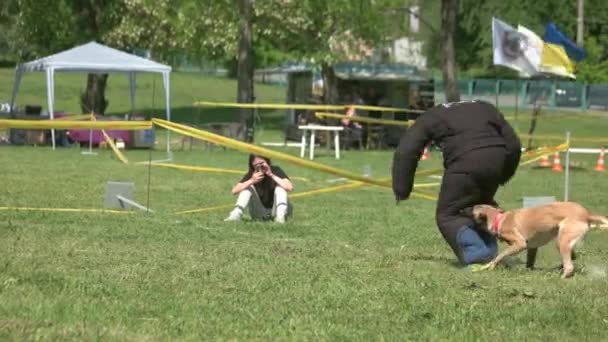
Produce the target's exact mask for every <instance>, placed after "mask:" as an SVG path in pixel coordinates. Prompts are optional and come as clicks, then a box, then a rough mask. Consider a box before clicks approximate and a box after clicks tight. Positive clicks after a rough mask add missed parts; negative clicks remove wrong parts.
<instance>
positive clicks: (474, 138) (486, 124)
mask: <svg viewBox="0 0 608 342" xmlns="http://www.w3.org/2000/svg"><path fill="white" fill-rule="evenodd" d="M431 141H434V142H435V143H437V144H438V145H439V146H440V147H441V149H442V151H443V166H444V168H445V169H446V172H449V171H459V172H467V171H474V170H475V168H476V165H475V163H470V164H467V163H465V165H463V163H459V164H458V165H459V166H458V167H459V168H463V169H459V170H451V166H452V165H455V161H456V160H457V159H459V158H461V157H463V156H464V155H465V154H466V153H467V152H469V151H472V150H475V149H479V148H484V147H496V146H503V147H505V148H506V151H507V158H506V161H505V168H504V172H503V175H502V180H501V182H500V184H505V183H506V182H507V181H508V180H509V179H511V177H513V175H514V174H515V170H517V166H518V165H519V159H520V156H521V143H520V141H519V138H518V137H517V135H516V133H515V131H514V130H513V128H512V127H511V126H510V125H509V123H508V122H507V121H506V120H505V118H504V117H503V115H502V114H501V113H500V112H499V111H498V110H497V109H496V107H494V106H493V105H492V104H490V103H487V102H477V101H475V102H454V103H447V104H441V105H437V106H435V107H433V108H431V109H429V110H428V111H426V112H425V113H423V114H422V115H420V117H419V118H418V119H417V120H416V122H415V123H414V125H412V127H410V128H409V129H408V130H407V131H406V132H405V134H404V135H403V137H402V138H401V141H400V142H399V146H398V147H397V151H395V154H394V157H393V192H394V193H395V196H396V197H397V200H403V199H407V198H408V197H409V195H410V192H411V191H412V186H413V183H414V174H415V172H416V167H417V166H418V160H419V159H420V156H421V154H422V153H423V151H424V147H425V146H426V145H427V144H428V143H429V142H431ZM467 168H468V170H467Z"/></svg>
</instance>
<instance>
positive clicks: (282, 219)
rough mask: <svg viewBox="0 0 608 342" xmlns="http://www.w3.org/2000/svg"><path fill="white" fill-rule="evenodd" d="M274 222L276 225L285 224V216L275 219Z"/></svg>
mask: <svg viewBox="0 0 608 342" xmlns="http://www.w3.org/2000/svg"><path fill="white" fill-rule="evenodd" d="M274 222H276V223H285V216H277V217H275V218H274Z"/></svg>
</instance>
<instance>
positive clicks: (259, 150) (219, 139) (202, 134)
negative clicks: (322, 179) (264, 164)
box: [153, 119, 391, 187]
mask: <svg viewBox="0 0 608 342" xmlns="http://www.w3.org/2000/svg"><path fill="white" fill-rule="evenodd" d="M153 122H154V124H156V125H158V126H160V127H163V128H166V129H169V130H172V131H175V132H177V133H180V134H183V135H187V136H190V137H193V138H197V139H202V140H205V141H209V142H212V143H215V144H218V145H222V146H227V147H230V148H233V149H235V150H239V151H242V152H247V153H255V154H257V155H260V156H264V157H267V158H274V159H277V160H282V161H286V162H289V163H293V164H296V165H299V166H303V167H307V168H311V169H315V170H319V171H322V172H326V173H330V174H333V175H337V176H342V177H346V178H350V179H352V180H357V181H361V182H363V183H368V184H372V185H379V186H384V187H390V186H391V184H390V182H389V181H379V180H376V179H373V178H368V177H365V176H363V175H358V174H355V173H353V172H350V171H346V170H341V169H338V168H335V167H331V166H327V165H323V164H320V163H316V162H313V161H310V160H306V159H301V158H298V157H295V156H292V155H289V154H286V153H282V152H278V151H273V150H269V149H267V148H263V147H261V146H257V145H252V144H248V143H244V142H241V141H238V140H234V139H230V138H226V137H224V136H221V135H218V134H214V133H210V132H206V131H202V130H199V129H195V128H192V127H188V126H184V125H180V124H176V123H173V122H169V121H166V120H161V119H153Z"/></svg>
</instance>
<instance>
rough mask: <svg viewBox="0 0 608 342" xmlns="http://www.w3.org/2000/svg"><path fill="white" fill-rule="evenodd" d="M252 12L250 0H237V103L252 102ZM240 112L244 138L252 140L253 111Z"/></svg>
mask: <svg viewBox="0 0 608 342" xmlns="http://www.w3.org/2000/svg"><path fill="white" fill-rule="evenodd" d="M252 12H253V4H252V2H251V0H239V16H240V38H239V55H238V65H239V67H238V85H237V101H238V102H239V103H251V102H253V48H252V39H253V37H252V34H253V33H252V28H251V26H252ZM240 113H241V114H240V120H241V123H242V124H243V126H244V127H245V129H246V130H245V137H244V140H245V141H247V142H253V137H254V127H253V123H254V118H253V113H254V112H253V110H252V109H250V108H241V110H240Z"/></svg>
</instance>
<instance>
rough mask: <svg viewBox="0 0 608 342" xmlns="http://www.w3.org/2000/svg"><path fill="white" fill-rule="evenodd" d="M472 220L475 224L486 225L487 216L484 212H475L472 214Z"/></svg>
mask: <svg viewBox="0 0 608 342" xmlns="http://www.w3.org/2000/svg"><path fill="white" fill-rule="evenodd" d="M473 220H474V221H475V223H477V224H486V223H488V214H487V213H486V212H485V211H481V210H480V211H476V212H474V213H473Z"/></svg>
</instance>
